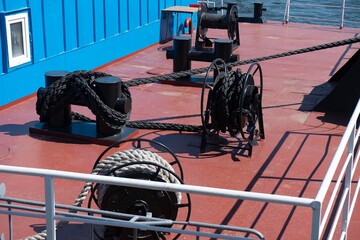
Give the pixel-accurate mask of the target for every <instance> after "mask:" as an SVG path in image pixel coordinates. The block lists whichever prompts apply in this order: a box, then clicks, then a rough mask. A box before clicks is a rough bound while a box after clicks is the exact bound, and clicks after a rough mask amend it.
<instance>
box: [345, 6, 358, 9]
mask: <svg viewBox="0 0 360 240" xmlns="http://www.w3.org/2000/svg"><path fill="white" fill-rule="evenodd" d="M344 8H345V9H355V10H360V7H346V6H345V7H344Z"/></svg>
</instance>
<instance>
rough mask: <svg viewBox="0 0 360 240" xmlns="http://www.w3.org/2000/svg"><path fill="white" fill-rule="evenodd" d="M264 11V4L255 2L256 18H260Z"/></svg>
mask: <svg viewBox="0 0 360 240" xmlns="http://www.w3.org/2000/svg"><path fill="white" fill-rule="evenodd" d="M262 12H263V4H262V3H254V18H255V19H260V18H261V17H262Z"/></svg>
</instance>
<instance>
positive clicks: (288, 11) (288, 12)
mask: <svg viewBox="0 0 360 240" xmlns="http://www.w3.org/2000/svg"><path fill="white" fill-rule="evenodd" d="M289 18H290V0H286V5H285V13H284V23H288V22H289Z"/></svg>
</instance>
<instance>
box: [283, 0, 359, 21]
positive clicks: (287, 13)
mask: <svg viewBox="0 0 360 240" xmlns="http://www.w3.org/2000/svg"><path fill="white" fill-rule="evenodd" d="M290 6H294V7H301V8H302V9H308V11H307V12H309V13H311V9H319V8H322V9H338V11H339V13H340V19H329V18H318V17H306V16H297V15H291V17H292V18H297V19H302V20H308V21H311V22H314V21H324V22H333V23H339V26H340V28H343V27H344V23H352V24H359V26H360V22H357V21H351V20H345V10H354V11H359V14H360V8H358V7H347V6H346V1H345V0H342V2H341V4H339V5H327V4H325V5H324V4H304V3H296V2H295V3H292V2H291V0H286V4H285V11H284V19H283V21H284V23H288V22H289V20H290Z"/></svg>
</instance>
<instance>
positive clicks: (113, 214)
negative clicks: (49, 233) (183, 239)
mask: <svg viewBox="0 0 360 240" xmlns="http://www.w3.org/2000/svg"><path fill="white" fill-rule="evenodd" d="M0 200H2V201H5V200H6V201H9V200H12V202H21V203H22V202H24V203H26V201H27V200H22V199H13V198H6V199H0ZM30 205H32V203H30ZM36 205H38V206H43V205H45V204H44V203H42V202H36ZM59 205H62V204H57V206H56V207H59ZM0 207H3V208H7V209H19V208H20V209H21V210H28V211H34V212H43V213H45V208H44V209H38V208H30V207H24V206H17V205H13V204H0ZM60 207H61V208H64V209H69V210H76V211H78V212H84V213H87V214H99V215H100V214H101V215H106V216H107V217H116V218H117V219H120V218H125V220H126V218H127V219H128V221H130V220H131V219H132V218H134V217H136V218H137V220H138V221H141V223H144V224H149V225H164V224H167V225H175V224H176V225H188V226H195V227H203V228H213V229H219V228H221V229H223V230H232V231H238V232H247V233H252V234H255V235H257V236H259V237H263V236H262V234H261V233H260V232H259V231H257V230H255V229H251V228H243V227H236V226H225V225H218V224H211V223H201V222H184V221H173V220H169V219H161V218H156V217H146V216H140V215H133V214H125V213H116V212H112V211H105V210H97V209H89V208H83V207H76V206H70V205H62V206H60ZM5 212H6V213H8V214H9V215H18V214H17V213H20V212H16V211H10V210H6V211H5ZM21 213H22V216H24V215H25V216H27V217H34V215H33V214H31V213H30V214H29V213H25V212H21ZM55 213H56V214H57V215H62V216H75V217H78V218H88V217H89V215H81V214H78V213H72V212H62V211H55ZM36 216H37V218H41V216H45V215H41V214H40V215H39V214H37V215H36ZM93 217H94V218H95V217H96V216H93ZM55 218H56V219H58V218H59V217H56V216H55ZM101 218H103V217H100V218H99V217H96V219H101ZM121 220H123V221H125V220H124V219H121ZM145 221H148V222H145ZM149 221H151V222H149Z"/></svg>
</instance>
